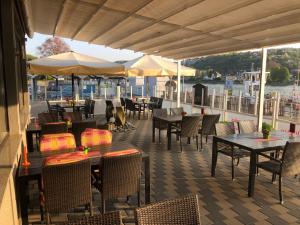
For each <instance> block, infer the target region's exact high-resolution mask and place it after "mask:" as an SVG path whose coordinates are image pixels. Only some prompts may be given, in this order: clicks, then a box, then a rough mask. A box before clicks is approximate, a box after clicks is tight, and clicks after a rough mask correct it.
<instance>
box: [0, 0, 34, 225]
mask: <svg viewBox="0 0 300 225" xmlns="http://www.w3.org/2000/svg"><path fill="white" fill-rule="evenodd" d="M20 2H21V1H18V0H1V1H0V82H1V84H0V98H1V101H0V123H1V124H5V125H6V126H0V127H1V129H0V136H1V138H0V225H2V224H3V225H10V224H13V225H15V224H20V218H19V217H20V215H19V210H18V207H17V206H18V198H17V196H18V194H17V187H18V186H17V182H16V181H17V178H16V173H17V171H18V165H19V160H20V155H21V152H22V146H25V145H26V138H25V137H26V135H25V128H26V126H27V123H28V120H29V105H28V92H27V82H26V81H27V76H26V52H25V29H24V27H25V26H24V19H23V14H22V8H21V5H19V4H20ZM23 194H24V193H23Z"/></svg>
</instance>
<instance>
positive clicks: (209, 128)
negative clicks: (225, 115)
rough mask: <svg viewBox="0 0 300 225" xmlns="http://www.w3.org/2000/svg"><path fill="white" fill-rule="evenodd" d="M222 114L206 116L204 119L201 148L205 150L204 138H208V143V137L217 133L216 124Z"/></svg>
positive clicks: (201, 129)
mask: <svg viewBox="0 0 300 225" xmlns="http://www.w3.org/2000/svg"><path fill="white" fill-rule="evenodd" d="M219 119H220V114H205V115H203V117H202V124H201V128H200V129H199V134H200V146H201V149H203V140H202V139H203V136H206V143H207V138H208V135H213V134H215V132H216V128H215V124H216V123H218V122H219Z"/></svg>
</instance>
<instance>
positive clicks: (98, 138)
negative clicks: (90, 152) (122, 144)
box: [81, 128, 112, 147]
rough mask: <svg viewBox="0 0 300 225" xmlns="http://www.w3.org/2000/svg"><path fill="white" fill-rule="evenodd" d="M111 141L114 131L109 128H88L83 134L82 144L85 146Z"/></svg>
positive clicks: (109, 142)
mask: <svg viewBox="0 0 300 225" xmlns="http://www.w3.org/2000/svg"><path fill="white" fill-rule="evenodd" d="M111 143H112V133H111V132H110V131H109V130H100V129H92V128H87V129H86V130H85V131H84V132H82V134H81V145H82V146H85V147H93V146H97V145H104V144H111Z"/></svg>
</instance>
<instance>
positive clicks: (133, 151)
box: [103, 149, 140, 157]
mask: <svg viewBox="0 0 300 225" xmlns="http://www.w3.org/2000/svg"><path fill="white" fill-rule="evenodd" d="M139 152H140V151H139V150H137V149H127V150H121V151H115V152H107V153H105V154H103V157H115V156H122V155H130V154H136V153H139Z"/></svg>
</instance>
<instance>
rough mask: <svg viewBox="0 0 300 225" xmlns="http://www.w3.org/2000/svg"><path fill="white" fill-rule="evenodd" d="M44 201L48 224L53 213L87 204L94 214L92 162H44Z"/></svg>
mask: <svg viewBox="0 0 300 225" xmlns="http://www.w3.org/2000/svg"><path fill="white" fill-rule="evenodd" d="M42 180H43V190H42V197H41V199H42V202H43V204H44V209H45V213H46V224H50V222H51V218H50V215H51V214H58V213H62V212H68V211H69V210H71V209H73V208H75V207H78V206H81V205H85V206H88V208H89V211H90V214H91V215H92V192H91V163H90V160H88V159H84V160H82V159H79V160H78V161H73V162H71V163H64V164H59V165H47V163H45V164H44V166H43V168H42Z"/></svg>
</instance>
